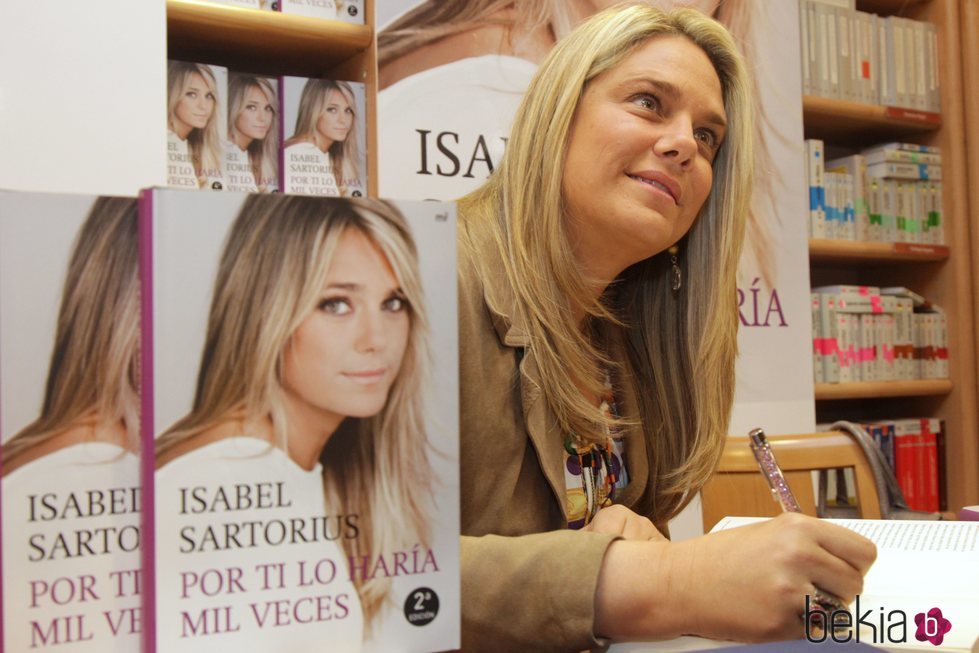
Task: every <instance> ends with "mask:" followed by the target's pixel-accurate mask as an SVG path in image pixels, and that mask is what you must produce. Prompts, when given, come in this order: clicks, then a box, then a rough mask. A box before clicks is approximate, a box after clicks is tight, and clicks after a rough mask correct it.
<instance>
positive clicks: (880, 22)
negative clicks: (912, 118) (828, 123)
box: [799, 0, 941, 113]
mask: <svg viewBox="0 0 979 653" xmlns="http://www.w3.org/2000/svg"><path fill="white" fill-rule="evenodd" d="M799 21H800V28H801V34H802V83H803V92H804V93H805V94H806V95H816V96H820V97H827V98H834V99H838V100H847V101H850V102H860V103H863V104H883V105H887V106H892V107H902V108H907V109H916V110H919V111H927V112H932V113H939V112H940V111H941V101H940V97H939V74H938V34H937V30H936V29H935V26H934V25H932V24H930V23H924V22H920V21H915V20H910V19H907V18H901V17H899V16H887V17H881V16H876V15H874V14H870V13H867V12H863V11H857V10H856V9H855V6H854V0H801V2H800V4H799Z"/></svg>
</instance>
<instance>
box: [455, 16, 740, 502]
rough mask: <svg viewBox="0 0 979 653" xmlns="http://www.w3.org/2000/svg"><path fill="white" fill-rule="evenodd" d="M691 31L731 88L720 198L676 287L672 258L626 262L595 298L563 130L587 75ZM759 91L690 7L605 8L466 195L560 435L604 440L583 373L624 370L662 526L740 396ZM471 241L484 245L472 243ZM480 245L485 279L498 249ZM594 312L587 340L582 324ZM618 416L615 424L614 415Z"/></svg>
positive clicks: (703, 466) (541, 73) (539, 87)
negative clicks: (619, 347)
mask: <svg viewBox="0 0 979 653" xmlns="http://www.w3.org/2000/svg"><path fill="white" fill-rule="evenodd" d="M663 35H679V36H684V37H686V38H688V39H690V40H691V41H692V42H693V43H694V44H696V45H697V46H699V47H700V48H701V49H702V50H704V52H705V53H706V54H707V56H708V58H709V59H710V61H711V63H712V64H713V66H714V69H715V70H716V72H717V74H718V77H719V78H720V82H721V89H722V93H723V100H724V107H725V111H726V113H727V118H728V129H727V136H726V140H725V142H724V144H723V145H722V146H721V148H720V150H719V152H718V154H717V156H716V158H715V161H714V165H713V168H714V177H713V185H712V188H711V193H710V196H709V197H708V199H707V201H706V203H705V204H704V207H703V208H702V210H701V212H700V215H699V217H698V219H697V220H696V222H695V223H694V225H693V227H692V228H691V229H690V231H689V232H688V233H687V235H686V236H685V237H684V238H683V240H682V241H681V246H682V247H681V252H680V266H681V268H682V273H683V287H682V289H681V290H680V291H679V292H674V291H673V290H672V289H671V280H670V263H669V260H668V254H665V253H664V254H660V255H657V256H654V257H652V258H650V259H647V260H645V261H642V262H640V263H638V264H636V265H633V266H632V267H630V268H628V269H627V270H625V271H624V272H623V273H622V274H621V275H620V276H619V278H618V279H617V280H616V281H615V282H614V283H613V284H611V285H610V286H609V289H608V290H607V291H606V293H605V294H604V295H603V296H602V297H601V298H599V299H595V298H594V297H593V294H592V293H591V292H589V290H588V286H587V284H586V282H585V279H584V278H583V277H582V275H581V273H580V271H579V268H578V265H577V263H576V259H575V256H574V253H573V251H572V248H571V246H570V245H569V242H568V238H567V235H566V232H565V219H566V218H565V212H564V209H563V203H562V202H563V199H562V196H561V186H562V176H563V173H564V165H563V162H564V161H565V152H566V148H567V143H568V137H569V131H570V127H571V123H572V120H573V118H574V115H575V111H576V109H577V107H578V104H579V101H580V99H581V96H582V94H583V92H584V90H585V88H586V86H587V84H588V83H589V81H590V80H592V79H594V78H595V77H597V76H598V75H601V74H602V73H603V72H605V71H607V70H609V69H611V68H613V67H615V66H616V65H618V64H619V63H620V62H621V61H622V60H623V59H624V58H625V57H626V56H628V55H629V54H630V53H631V52H633V51H634V50H635V49H636V48H637V47H639V46H641V45H642V44H643V43H645V42H646V41H647V40H649V39H651V38H656V37H658V36H663ZM752 139H753V128H752V97H751V88H750V85H749V80H748V76H747V73H746V71H745V67H744V63H743V61H742V59H741V56H740V55H739V54H738V51H737V49H736V47H735V45H734V43H733V41H732V40H731V37H730V35H729V34H728V32H727V31H726V30H725V29H724V28H723V27H722V26H721V25H720V24H719V23H717V22H716V21H714V20H712V19H710V18H707V17H705V16H704V15H703V14H701V13H700V12H697V11H694V10H688V9H680V10H675V11H672V12H669V13H666V12H663V11H661V10H658V9H655V8H652V7H649V6H643V5H637V6H631V7H627V8H621V7H619V8H613V9H611V10H607V11H604V12H601V13H599V14H597V15H596V16H594V17H593V18H591V19H590V20H588V21H587V22H586V23H584V24H583V25H581V26H580V27H579V28H578V29H576V30H575V31H574V32H573V33H572V34H571V35H570V36H568V37H567V38H565V39H564V40H563V41H561V42H560V43H558V44H557V46H556V47H555V48H554V49H553V50H552V51H551V53H550V55H549V56H548V57H547V59H546V60H545V61H544V63H543V64H542V65H541V67H540V69H539V70H538V72H537V75H536V76H535V78H534V80H533V82H531V85H530V88H529V89H528V91H527V94H526V95H525V97H524V100H523V102H522V103H521V105H520V108H519V109H518V111H517V114H516V116H515V118H514V122H513V128H512V131H511V134H510V141H509V144H508V146H507V151H506V154H505V156H504V159H503V162H502V163H501V165H500V167H499V168H498V169H497V170H496V172H495V173H494V174H493V175H492V176H491V177H490V179H489V180H488V182H487V183H486V184H485V185H484V186H482V187H481V188H480V189H478V190H477V191H475V192H473V193H472V194H470V195H468V196H466V197H464V198H463V199H462V200H461V202H460V213H461V215H462V216H464V229H465V230H467V231H468V232H469V233H470V236H471V237H473V236H474V237H476V238H478V239H480V240H486V239H488V240H489V241H490V242H492V243H493V244H494V246H495V248H496V249H497V250H498V252H499V258H501V259H502V269H503V273H504V274H505V277H506V281H507V283H508V284H509V285H510V286H511V287H512V288H513V291H514V295H515V297H516V299H515V304H516V305H515V306H502V305H499V300H498V299H497V298H494V297H492V296H490V297H488V300H489V302H490V303H491V305H493V304H494V303H496V305H495V306H493V307H494V308H495V309H497V310H499V311H500V312H502V313H504V314H511V315H512V314H513V313H515V314H516V317H517V318H519V319H520V320H521V321H522V322H523V323H524V324H525V326H526V329H527V331H528V333H529V334H530V342H531V344H530V348H531V349H532V351H533V353H534V356H535V357H536V360H537V362H538V365H539V369H540V375H541V382H542V390H543V393H544V396H545V397H546V399H547V402H548V404H549V405H550V407H551V409H552V411H553V413H554V414H555V415H556V416H557V419H558V422H559V425H560V427H561V428H562V429H564V430H565V431H566V432H575V433H578V434H580V435H581V436H582V437H585V438H591V439H598V438H599V437H603V436H600V434H602V433H604V432H605V430H604V428H605V427H606V426H609V427H614V426H616V425H615V423H614V421H613V420H610V418H607V417H605V416H603V415H602V414H601V413H600V412H599V410H598V409H597V408H596V407H595V406H594V405H592V404H591V403H590V402H589V401H587V400H586V398H585V397H584V396H583V394H582V392H581V390H580V389H579V388H578V387H577V386H576V384H575V383H574V380H575V379H577V380H579V381H580V382H581V383H582V384H583V385H584V386H585V387H586V388H587V389H588V390H589V391H590V392H591V393H594V394H597V395H600V394H601V393H602V382H603V374H602V372H601V367H602V366H603V365H609V366H612V367H613V368H615V369H614V371H615V372H616V375H618V374H625V375H627V376H630V377H631V379H632V381H631V383H632V385H634V387H636V388H637V389H642V391H641V392H638V393H637V394H638V403H639V419H640V421H641V425H640V426H641V430H642V431H643V432H644V433H645V437H646V440H647V441H648V445H647V450H648V452H649V468H650V473H651V479H652V481H651V482H652V483H654V484H655V486H654V487H655V492H653V493H652V494H653V496H654V498H653V499H652V501H653V505H650V506H645V507H643V510H644V511H645V512H646V513H647V514H649V515H651V516H653V517H655V518H656V519H666V518H669V517H671V516H672V515H674V514H676V512H678V511H679V509H680V508H681V507H682V506H683V505H684V504H685V502H686V501H687V500H688V499H689V497H691V496H692V494H693V493H695V492H696V491H697V490H698V489H699V488H700V486H701V485H702V484H703V483H704V482H705V481H706V479H707V478H708V477H709V475H710V474H711V472H712V471H713V469H714V468H715V466H716V464H717V461H718V459H719V456H720V453H721V450H722V445H723V439H724V437H726V435H727V426H728V420H729V417H730V410H731V404H732V401H733V396H734V361H735V357H736V353H737V328H738V312H737V303H736V301H737V300H736V294H735V290H736V286H735V281H736V275H737V266H738V258H739V255H740V253H741V246H742V241H743V236H744V225H745V219H746V216H747V214H748V207H749V201H750V197H751V183H752V176H753V174H752V173H753V158H752ZM463 247H469V248H470V249H471V248H473V247H474V243H473V241H472V240H469V239H466V238H464V239H463ZM473 253H474V256H473V258H474V260H475V261H476V265H477V266H481V267H482V270H481V272H482V274H483V275H484V276H490V275H498V274H499V271H498V270H495V269H491V266H497V265H498V263H496V258H495V257H485V255H484V256H483V257H480V255H479V254H477V253H475V252H473ZM581 312H584V313H586V314H587V315H589V316H591V321H592V324H593V325H594V333H593V334H592V335H591V336H590V335H586V334H585V333H583V332H582V330H581V329H580V327H579V324H578V323H577V322H576V320H575V318H574V317H573V315H574V314H576V313H578V314H580V313H581ZM595 335H597V336H598V337H597V338H596V340H599V341H601V340H607V341H613V342H614V341H622V342H624V343H625V349H626V351H627V356H626V358H627V360H626V361H624V362H618V364H616V363H615V362H613V361H610V360H608V351H607V350H605V349H604V346H600V345H596V344H595V343H594V342H593V340H592V338H593V337H594V336H595ZM610 421H613V423H612V424H609V423H608V422H610Z"/></svg>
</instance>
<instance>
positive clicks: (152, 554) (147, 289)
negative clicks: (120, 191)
mask: <svg viewBox="0 0 979 653" xmlns="http://www.w3.org/2000/svg"><path fill="white" fill-rule="evenodd" d="M139 289H140V334H141V336H142V340H141V343H140V404H141V410H140V436H141V447H140V457H139V459H140V478H141V481H142V497H143V498H142V504H143V505H142V508H143V513H142V514H143V519H142V527H141V537H140V541H141V542H142V556H143V565H142V566H143V579H142V581H143V596H142V599H143V619H142V625H143V651H146V653H155V651H156V618H155V616H156V529H155V528H154V522H155V513H156V511H155V509H154V498H153V497H154V492H153V489H154V485H153V472H154V471H155V468H156V465H155V462H156V456H155V455H153V451H154V446H153V445H154V438H153V434H154V428H153V424H154V414H153V191H152V190H144V191H141V192H140V194H139Z"/></svg>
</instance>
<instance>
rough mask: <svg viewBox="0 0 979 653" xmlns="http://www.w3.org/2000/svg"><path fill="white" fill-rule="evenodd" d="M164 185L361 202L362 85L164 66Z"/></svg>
mask: <svg viewBox="0 0 979 653" xmlns="http://www.w3.org/2000/svg"><path fill="white" fill-rule="evenodd" d="M167 77H168V87H169V88H168V100H167V105H168V106H167V127H168V129H167V185H169V186H173V187H178V188H187V189H204V190H211V191H229V190H230V191H237V192H247V193H272V192H276V191H280V190H281V191H284V192H287V193H293V194H298V195H321V196H327V197H363V196H365V195H366V194H367V182H368V175H367V128H366V125H367V121H366V116H365V110H366V98H365V88H364V85H363V84H360V83H357V82H346V81H339V80H327V79H308V78H305V77H278V78H269V77H262V76H258V75H251V74H247V73H239V72H234V71H228V69H227V68H224V67H222V66H215V65H212V64H205V63H191V62H184V61H170V62H169V63H168V66H167Z"/></svg>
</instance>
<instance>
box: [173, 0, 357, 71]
mask: <svg viewBox="0 0 979 653" xmlns="http://www.w3.org/2000/svg"><path fill="white" fill-rule="evenodd" d="M167 30H168V38H167V42H168V47H169V53H168V56H169V58H171V59H183V60H187V61H203V62H206V63H214V64H218V65H223V66H228V67H229V68H234V69H235V70H244V71H248V72H253V73H258V74H267V75H272V74H274V75H283V74H290V75H297V76H304V77H319V76H323V75H325V74H327V73H328V72H329V71H331V70H333V69H334V68H336V67H337V66H339V65H341V64H343V63H344V62H346V61H347V60H349V59H351V58H353V57H356V56H357V55H359V54H361V53H362V52H364V51H365V50H367V49H368V48H370V46H371V43H372V42H373V39H374V33H373V29H371V28H370V27H369V26H367V25H354V24H351V23H344V22H341V21H337V20H325V19H317V18H308V17H305V16H296V15H291V14H281V13H278V12H274V11H260V10H258V9H246V8H243V7H233V6H230V5H220V4H216V3H209V2H197V1H195V0H167ZM352 81H357V80H352Z"/></svg>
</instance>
